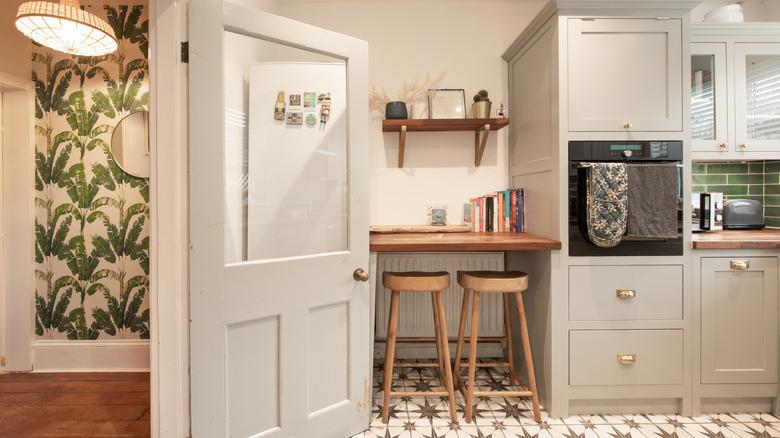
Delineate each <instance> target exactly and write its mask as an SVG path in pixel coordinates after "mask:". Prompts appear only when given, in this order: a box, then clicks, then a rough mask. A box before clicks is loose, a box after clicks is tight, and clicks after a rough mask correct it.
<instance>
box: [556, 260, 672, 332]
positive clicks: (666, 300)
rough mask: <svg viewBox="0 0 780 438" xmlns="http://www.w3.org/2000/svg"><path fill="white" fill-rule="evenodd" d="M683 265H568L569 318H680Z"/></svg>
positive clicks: (592, 319)
mask: <svg viewBox="0 0 780 438" xmlns="http://www.w3.org/2000/svg"><path fill="white" fill-rule="evenodd" d="M682 309H683V267H682V266H571V267H570V268H569V319H570V320H571V321H626V320H680V319H682V317H683V310H682Z"/></svg>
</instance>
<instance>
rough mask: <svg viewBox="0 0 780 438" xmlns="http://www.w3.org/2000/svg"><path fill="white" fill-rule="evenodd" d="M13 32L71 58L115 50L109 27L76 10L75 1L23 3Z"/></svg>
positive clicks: (115, 44) (82, 11) (115, 42)
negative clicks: (68, 54) (20, 33)
mask: <svg viewBox="0 0 780 438" xmlns="http://www.w3.org/2000/svg"><path fill="white" fill-rule="evenodd" d="M16 28H17V29H19V31H20V32H22V33H23V34H25V35H26V36H27V37H29V38H31V39H32V40H33V41H35V42H37V43H39V44H42V45H44V46H46V47H50V48H52V49H54V50H59V51H60V52H65V53H70V54H73V55H81V56H100V55H105V54H108V53H111V52H113V51H115V50H116V49H117V40H116V36H115V35H114V31H113V29H111V26H109V24H108V23H107V22H106V21H105V20H102V19H100V18H98V17H97V16H96V15H94V14H91V13H89V12H87V11H84V10H82V9H81V8H79V1H78V0H60V2H59V3H54V2H48V1H30V2H25V3H22V4H21V5H19V11H18V12H17V14H16Z"/></svg>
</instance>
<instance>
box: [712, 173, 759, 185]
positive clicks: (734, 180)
mask: <svg viewBox="0 0 780 438" xmlns="http://www.w3.org/2000/svg"><path fill="white" fill-rule="evenodd" d="M712 176H721V175H712ZM728 180H729V184H763V183H764V175H762V174H758V175H756V174H752V175H749V174H742V175H729V176H728Z"/></svg>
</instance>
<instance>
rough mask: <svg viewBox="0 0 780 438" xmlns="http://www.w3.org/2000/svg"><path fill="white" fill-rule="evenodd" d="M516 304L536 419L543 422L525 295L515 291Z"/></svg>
mask: <svg viewBox="0 0 780 438" xmlns="http://www.w3.org/2000/svg"><path fill="white" fill-rule="evenodd" d="M515 305H516V306H517V315H518V318H519V319H520V321H519V322H520V324H519V325H520V338H521V340H522V341H523V356H524V357H525V366H526V368H528V385H529V386H530V387H531V392H532V394H531V403H532V404H533V408H534V420H536V422H537V423H541V422H542V413H541V412H540V410H539V393H538V392H537V390H536V373H535V372H534V360H533V356H531V341H530V339H529V338H528V323H527V322H526V319H525V309H524V307H523V296H522V295H521V293H520V292H515Z"/></svg>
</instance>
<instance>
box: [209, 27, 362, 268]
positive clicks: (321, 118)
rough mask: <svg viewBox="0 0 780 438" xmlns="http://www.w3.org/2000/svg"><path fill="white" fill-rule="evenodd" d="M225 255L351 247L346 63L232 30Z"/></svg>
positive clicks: (233, 258)
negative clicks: (349, 234)
mask: <svg viewBox="0 0 780 438" xmlns="http://www.w3.org/2000/svg"><path fill="white" fill-rule="evenodd" d="M224 44H225V83H224V87H225V199H226V202H225V233H226V236H225V237H226V238H225V262H226V263H235V262H241V261H247V260H263V259H274V258H281V257H293V256H301V255H312V254H319V253H327V252H334V251H343V250H346V249H347V245H348V242H347V234H348V233H347V231H348V209H347V207H348V180H347V120H346V119H347V107H346V104H347V99H346V97H347V93H346V90H347V82H346V81H347V79H346V71H347V70H346V62H345V61H344V60H343V59H338V58H333V57H330V56H326V55H322V54H319V53H315V52H311V51H307V50H304V49H299V48H294V47H290V46H285V45H282V44H279V43H276V42H271V41H266V40H262V39H258V38H256V37H250V36H246V35H241V34H238V33H234V32H229V31H225V34H224Z"/></svg>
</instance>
